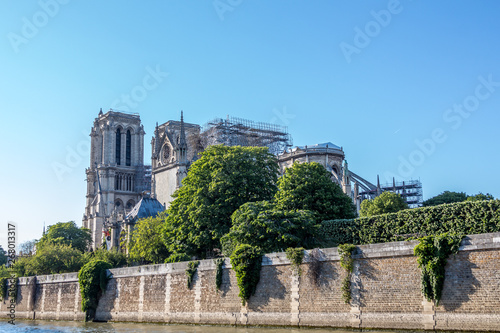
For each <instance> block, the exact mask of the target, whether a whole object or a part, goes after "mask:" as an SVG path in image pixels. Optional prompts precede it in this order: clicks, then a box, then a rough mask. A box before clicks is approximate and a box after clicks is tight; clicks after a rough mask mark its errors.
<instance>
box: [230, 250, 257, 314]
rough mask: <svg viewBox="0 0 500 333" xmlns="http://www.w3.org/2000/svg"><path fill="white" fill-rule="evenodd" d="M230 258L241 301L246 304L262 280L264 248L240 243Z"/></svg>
mask: <svg viewBox="0 0 500 333" xmlns="http://www.w3.org/2000/svg"><path fill="white" fill-rule="evenodd" d="M230 259H231V266H232V267H233V270H234V271H235V272H236V280H237V282H238V288H239V289H240V293H239V294H238V296H239V297H240V298H241V303H242V304H243V305H245V304H246V301H247V300H248V299H249V298H250V296H252V295H253V294H254V293H255V290H256V289H257V284H258V283H259V280H260V269H261V268H262V250H261V249H260V248H259V247H257V246H251V245H248V244H240V245H238V246H237V247H236V249H235V250H234V252H233V254H231V257H230Z"/></svg>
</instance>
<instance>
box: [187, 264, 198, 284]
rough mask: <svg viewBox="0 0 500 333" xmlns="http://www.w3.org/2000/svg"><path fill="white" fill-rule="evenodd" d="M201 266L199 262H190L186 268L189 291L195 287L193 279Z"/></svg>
mask: <svg viewBox="0 0 500 333" xmlns="http://www.w3.org/2000/svg"><path fill="white" fill-rule="evenodd" d="M199 264H200V262H199V261H198V260H195V261H190V262H188V267H187V268H186V275H187V287H188V288H189V289H191V286H192V285H193V277H194V274H195V273H196V270H197V269H198V265H199Z"/></svg>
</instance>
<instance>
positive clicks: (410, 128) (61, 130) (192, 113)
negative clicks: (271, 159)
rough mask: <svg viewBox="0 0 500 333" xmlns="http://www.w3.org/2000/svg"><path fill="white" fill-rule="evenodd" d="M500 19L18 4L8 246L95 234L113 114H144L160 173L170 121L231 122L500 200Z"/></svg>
mask: <svg viewBox="0 0 500 333" xmlns="http://www.w3.org/2000/svg"><path fill="white" fill-rule="evenodd" d="M499 17H500V2H498V1H493V0H491V1H480V2H478V1H471V0H470V1H439V2H435V1H410V0H401V1H399V2H397V1H386V0H384V1H363V2H361V1H348V0H345V1H332V0H328V1H326V0H324V1H319V0H318V1H314V2H313V1H296V0H286V1H285V0H281V1H278V0H275V1H269V0H252V1H246V0H245V1H237V0H231V1H228V0H220V1H213V0H207V1H181V0H176V1H173V0H172V1H152V0H151V1H141V2H139V1H95V0H87V1H76V0H72V1H71V0H65V1H62V0H59V1H58V0H41V1H40V2H38V1H18V0H5V1H2V3H1V10H0V50H1V53H0V56H1V58H0V60H1V61H0V78H1V79H0V110H1V112H2V113H1V114H2V131H1V132H0V133H1V134H0V135H1V137H0V138H1V141H0V142H1V143H0V144H1V156H2V163H1V165H0V174H1V185H2V188H3V191H1V194H0V202H1V210H0V212H1V216H0V220H1V225H0V228H1V229H0V244H2V245H4V247H5V242H6V240H5V235H6V231H7V222H8V221H13V222H15V223H17V225H18V230H17V238H18V242H19V243H20V242H23V241H26V240H29V239H34V238H39V237H40V236H41V232H42V227H43V224H44V222H45V223H46V224H47V225H50V224H54V223H56V222H59V221H68V220H75V221H76V222H77V223H78V224H79V225H81V218H82V214H83V211H84V206H85V191H86V183H85V181H84V180H85V168H86V167H88V165H89V154H88V151H87V149H88V140H89V138H88V133H89V132H90V128H91V126H92V123H93V120H94V118H95V117H96V116H97V114H98V112H99V108H101V107H102V108H103V110H105V111H106V110H108V109H109V108H110V107H114V108H116V109H121V110H127V109H128V110H129V111H130V112H138V113H139V114H140V116H141V119H142V122H143V124H144V128H145V131H146V137H145V143H146V147H145V151H146V160H145V163H146V164H150V149H151V148H150V144H149V143H150V139H151V136H152V133H153V130H154V125H155V123H156V122H159V123H163V122H165V121H168V120H170V119H179V117H180V110H184V115H185V120H186V121H188V122H193V123H198V124H204V123H205V122H207V121H208V120H210V119H212V118H215V117H225V116H226V115H228V114H229V115H232V116H236V117H242V118H247V119H251V120H255V121H263V122H275V123H277V124H280V125H287V126H288V129H289V132H290V133H291V134H292V136H293V139H294V144H296V145H307V144H315V143H322V142H328V141H331V142H333V143H335V144H337V145H340V146H343V148H344V151H345V152H346V157H347V160H348V161H349V166H350V169H351V170H353V171H355V172H356V173H358V174H360V175H362V176H363V177H365V178H367V179H369V180H371V181H372V182H375V181H376V177H377V174H380V175H381V180H382V181H384V180H385V178H386V176H389V177H390V176H391V175H395V176H396V177H398V179H399V180H406V179H420V180H421V181H422V183H423V187H424V189H423V190H424V199H425V198H429V197H432V196H434V195H437V194H439V193H441V192H442V191H444V190H451V191H464V192H466V193H468V194H475V193H478V192H479V191H481V192H483V193H486V192H489V193H492V194H493V195H494V196H495V197H498V196H500V190H499V188H500V180H499V177H498V169H499V157H498V148H495V147H496V146H497V145H498V143H499V141H500V130H499V129H498V124H499V123H500V66H499V65H500V56H499V54H500V50H499V45H500V44H499V36H500V20H499V19H498V18H499ZM150 72H156V74H155V75H156V81H154V80H151V79H152V78H153V77H152V76H149V77H147V76H148V75H151V74H150ZM167 73H168V74H167ZM145 79H146V81H145ZM146 88H147V89H146ZM131 94H132V95H133V96H135V97H133V98H132V100H131V102H132V103H129V104H127V101H126V97H124V96H126V95H131ZM417 142H418V143H419V144H417ZM55 166H57V167H59V168H62V169H61V170H62V171H61V170H59V171H58V172H56V171H55ZM61 172H63V173H61Z"/></svg>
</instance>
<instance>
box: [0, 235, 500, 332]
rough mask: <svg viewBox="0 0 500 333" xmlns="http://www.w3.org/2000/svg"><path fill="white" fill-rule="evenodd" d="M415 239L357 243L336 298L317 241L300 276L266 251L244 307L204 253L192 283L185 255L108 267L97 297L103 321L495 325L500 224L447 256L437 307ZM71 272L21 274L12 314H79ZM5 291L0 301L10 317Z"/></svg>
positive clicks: (335, 260) (331, 255)
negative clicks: (313, 269) (346, 283)
mask: <svg viewBox="0 0 500 333" xmlns="http://www.w3.org/2000/svg"><path fill="white" fill-rule="evenodd" d="M417 244H418V241H407V242H395V243H386V244H371V245H363V246H359V247H358V249H357V250H356V252H355V253H354V255H353V257H354V259H355V261H354V271H353V274H352V276H351V295H352V300H351V302H350V304H345V303H344V302H343V300H342V297H341V282H342V279H343V278H344V277H345V274H346V272H345V271H344V270H343V269H342V268H341V267H340V263H339V255H338V252H337V249H336V248H331V249H323V250H321V253H322V258H321V274H320V277H319V279H317V281H313V280H312V279H311V278H310V273H309V264H308V255H306V256H305V258H304V263H303V264H302V265H301V269H302V274H301V275H300V276H298V275H297V274H296V273H295V272H294V271H293V269H292V268H291V266H290V262H289V261H288V260H287V259H286V256H285V254H284V253H271V254H267V255H266V256H265V257H264V258H263V265H262V271H261V277H260V282H259V284H258V286H257V291H256V294H255V295H254V296H252V297H251V298H250V300H249V301H248V302H247V304H246V305H245V306H243V305H242V304H241V300H240V298H239V297H238V292H239V290H238V286H237V283H236V276H235V273H234V271H233V270H232V269H231V265H230V263H229V259H226V261H225V265H224V272H223V278H222V286H221V288H220V290H216V287H215V264H214V263H213V261H212V260H202V261H200V265H199V267H198V271H197V273H196V274H195V276H194V280H193V285H192V288H191V289H189V288H188V287H187V283H186V279H187V277H186V274H185V270H186V267H187V263H175V264H161V265H148V266H138V267H127V268H117V269H111V273H112V274H113V278H112V279H111V280H110V281H109V284H108V287H107V290H106V292H105V293H104V295H103V296H102V297H101V299H100V300H99V306H98V308H97V312H96V319H97V320H100V321H124V322H164V323H190V324H226V325H279V326H293V327H297V326H302V327H305V326H307V327H339V328H341V327H348V328H380V329H410V330H465V331H467V330H470V331H500V233H494V234H482V235H472V236H468V237H466V238H465V239H464V241H463V242H462V244H461V247H460V251H459V252H458V254H456V255H452V256H451V257H450V258H449V259H448V264H447V266H446V277H445V284H444V289H443V296H442V299H441V302H440V303H439V306H436V305H435V304H434V303H432V302H427V301H426V300H425V299H424V297H423V296H422V293H421V291H420V270H419V268H418V266H417V260H416V257H414V256H413V248H414V247H415V246H416V245H417ZM80 302H81V298H80V290H79V286H78V277H77V273H68V274H60V275H46V276H37V277H36V278H34V277H27V278H26V277H24V278H20V279H19V286H18V301H17V305H16V318H17V319H21V318H25V319H33V318H36V319H51V320H78V321H83V320H84V317H85V315H84V313H83V312H82V311H81V310H80ZM8 304H9V300H4V301H3V302H1V303H0V315H1V316H4V318H7V314H8V311H7V305H8Z"/></svg>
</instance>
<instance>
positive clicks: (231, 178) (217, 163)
mask: <svg viewBox="0 0 500 333" xmlns="http://www.w3.org/2000/svg"><path fill="white" fill-rule="evenodd" d="M277 173H278V164H277V161H276V157H275V156H274V155H272V154H271V153H269V151H268V149H267V148H265V147H240V146H237V147H226V146H221V145H218V146H211V147H209V148H207V150H205V151H204V152H203V153H201V154H200V158H199V159H198V160H197V161H196V162H194V163H193V164H192V165H191V167H190V169H189V172H188V174H187V176H186V178H185V179H184V180H183V181H182V184H183V186H182V187H181V188H180V189H179V190H178V191H176V193H175V194H174V198H175V200H174V201H173V202H172V203H171V205H170V208H169V209H168V211H167V214H168V216H167V218H166V226H165V233H164V239H165V244H166V246H167V248H168V249H169V251H171V252H172V253H186V254H188V255H190V256H191V255H194V256H197V257H200V258H204V257H206V253H207V252H206V251H207V250H208V251H211V250H213V249H217V248H220V238H221V237H222V236H223V235H225V234H226V233H227V232H228V231H229V228H230V227H231V215H232V214H233V212H234V211H235V210H236V209H238V208H239V207H240V206H241V205H242V204H244V203H246V202H251V201H261V200H270V199H271V198H272V197H273V195H274V193H275V192H276V180H277Z"/></svg>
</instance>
